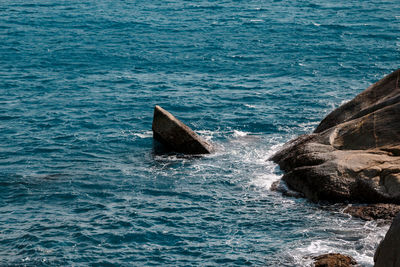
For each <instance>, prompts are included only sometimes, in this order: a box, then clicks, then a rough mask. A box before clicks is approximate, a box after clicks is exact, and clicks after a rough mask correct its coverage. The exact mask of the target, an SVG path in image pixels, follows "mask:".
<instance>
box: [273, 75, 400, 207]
mask: <svg viewBox="0 0 400 267" xmlns="http://www.w3.org/2000/svg"><path fill="white" fill-rule="evenodd" d="M272 160H273V161H275V162H276V163H278V164H279V166H280V167H281V169H282V170H283V171H284V172H285V174H284V176H283V178H282V179H283V180H284V181H285V182H286V183H287V185H288V186H289V188H290V189H293V190H295V191H298V192H301V193H302V194H303V195H304V196H305V197H307V198H309V199H311V200H313V201H319V200H328V201H333V202H342V201H356V202H362V203H397V204H399V203H400V70H397V71H395V72H393V73H392V74H390V75H388V76H386V77H384V78H383V79H382V80H380V81H378V82H377V83H375V84H373V85H372V86H370V87H369V88H367V89H366V90H365V91H363V92H362V93H360V94H359V95H357V96H356V97H355V98H354V99H353V100H351V101H350V102H348V103H346V104H344V105H342V106H341V107H339V108H338V109H336V110H334V111H333V112H332V113H331V114H329V115H328V116H327V117H326V118H325V119H324V120H323V121H322V122H321V123H320V125H319V126H318V127H317V128H316V130H315V131H314V133H312V134H309V135H303V136H300V137H298V138H297V139H295V140H292V141H290V142H289V143H287V144H286V145H285V146H284V147H283V149H282V150H281V151H279V152H278V153H277V154H275V155H274V156H273V157H272Z"/></svg>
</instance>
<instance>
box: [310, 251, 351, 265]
mask: <svg viewBox="0 0 400 267" xmlns="http://www.w3.org/2000/svg"><path fill="white" fill-rule="evenodd" d="M313 260H314V266H315V267H351V266H356V264H357V262H356V261H355V260H354V259H353V258H352V257H350V256H346V255H342V254H339V253H329V254H324V255H321V256H317V257H313Z"/></svg>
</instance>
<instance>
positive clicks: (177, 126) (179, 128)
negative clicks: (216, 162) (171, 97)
mask: <svg viewBox="0 0 400 267" xmlns="http://www.w3.org/2000/svg"><path fill="white" fill-rule="evenodd" d="M152 128H153V137H154V139H156V140H157V141H159V142H160V143H162V144H164V145H165V146H167V147H169V148H170V149H172V150H173V151H175V152H179V153H184V154H209V153H211V152H212V147H211V145H210V144H209V143H208V142H207V141H205V140H203V139H202V138H201V137H200V136H198V135H197V134H196V133H195V132H194V131H192V129H190V128H189V127H188V126H186V125H185V124H183V123H182V122H181V121H180V120H178V119H177V118H175V117H174V116H173V115H172V114H171V113H169V112H168V111H166V110H165V109H163V108H161V107H160V106H155V108H154V117H153V126H152Z"/></svg>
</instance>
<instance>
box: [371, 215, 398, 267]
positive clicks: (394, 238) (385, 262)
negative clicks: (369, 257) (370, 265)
mask: <svg viewBox="0 0 400 267" xmlns="http://www.w3.org/2000/svg"><path fill="white" fill-rule="evenodd" d="M374 261H375V265H374V266H375V267H398V266H400V214H398V215H397V216H396V218H395V219H394V220H393V223H392V225H391V226H390V229H389V231H388V232H387V233H386V236H385V238H384V239H383V241H382V242H381V243H380V244H379V246H378V249H377V250H376V252H375V256H374Z"/></svg>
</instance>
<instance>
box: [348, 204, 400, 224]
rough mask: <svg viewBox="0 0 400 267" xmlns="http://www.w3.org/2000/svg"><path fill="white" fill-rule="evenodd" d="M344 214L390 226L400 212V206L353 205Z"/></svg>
mask: <svg viewBox="0 0 400 267" xmlns="http://www.w3.org/2000/svg"><path fill="white" fill-rule="evenodd" d="M343 212H344V213H347V214H350V215H352V216H353V217H356V218H360V219H363V220H366V221H372V220H381V221H383V223H384V224H390V223H391V222H392V221H393V219H394V217H396V215H397V214H398V213H399V212H400V205H396V204H370V205H352V206H348V207H346V208H345V209H344V210H343Z"/></svg>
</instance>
